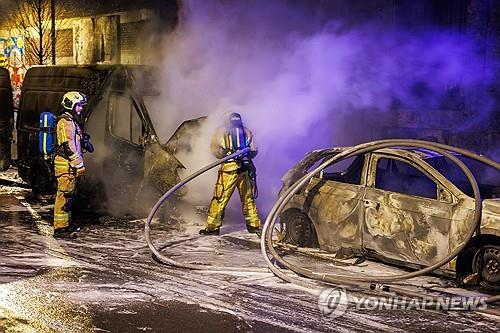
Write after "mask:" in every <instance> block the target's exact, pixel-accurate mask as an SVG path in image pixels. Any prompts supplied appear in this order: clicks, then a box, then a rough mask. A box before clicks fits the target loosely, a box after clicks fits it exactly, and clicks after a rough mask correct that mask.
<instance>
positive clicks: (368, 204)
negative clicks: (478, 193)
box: [362, 153, 456, 265]
mask: <svg viewBox="0 0 500 333" xmlns="http://www.w3.org/2000/svg"><path fill="white" fill-rule="evenodd" d="M439 178H440V177H439V173H437V171H435V170H433V169H432V168H431V167H430V166H429V165H428V164H427V163H425V162H423V161H422V160H421V159H419V158H417V157H415V156H414V157H412V155H407V156H406V157H403V156H398V155H397V154H394V155H392V154H383V153H374V154H372V156H371V158H370V166H369V172H368V178H367V187H366V191H365V196H364V222H363V227H362V231H363V246H364V247H365V249H367V250H369V252H370V250H371V251H375V253H376V255H382V256H383V257H385V258H389V259H394V260H397V261H405V262H409V263H414V264H423V265H430V264H432V263H435V262H437V261H438V260H440V259H442V258H443V257H445V256H446V255H447V254H448V252H449V234H450V228H451V226H452V219H453V212H454V206H455V205H456V202H455V201H456V200H454V196H453V194H452V192H451V191H450V189H449V186H450V184H444V185H443V183H442V182H441V181H440V179H439ZM443 178H444V177H443ZM441 180H442V179H441Z"/></svg>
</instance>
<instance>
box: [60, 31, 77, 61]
mask: <svg viewBox="0 0 500 333" xmlns="http://www.w3.org/2000/svg"><path fill="white" fill-rule="evenodd" d="M72 56H73V29H64V30H58V31H57V42H56V58H62V57H72Z"/></svg>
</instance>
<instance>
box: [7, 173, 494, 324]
mask: <svg viewBox="0 0 500 333" xmlns="http://www.w3.org/2000/svg"><path fill="white" fill-rule="evenodd" d="M51 209H52V207H51V206H50V205H48V204H46V203H45V204H44V203H43V202H42V203H41V202H38V201H36V200H34V199H33V198H30V191H29V189H27V188H26V186H25V185H24V184H22V183H21V182H20V181H19V180H18V179H17V178H16V176H15V170H12V169H11V170H9V171H8V172H4V173H0V228H1V230H2V232H1V233H0V332H144V331H145V332H352V331H358V332H373V331H381V332H421V331H428V332H456V331H463V332H498V331H499V329H500V318H499V317H495V316H486V315H484V314H479V313H474V312H457V311H449V312H438V311H422V310H416V309H415V310H408V311H403V310H392V311H389V310H363V309H360V310H358V309H355V308H349V309H347V311H346V313H345V314H344V315H342V316H340V317H337V318H332V317H329V316H324V315H322V314H321V312H320V311H319V309H318V305H317V304H318V299H317V296H315V295H313V294H312V293H310V292H308V291H307V290H303V289H300V288H298V287H295V286H293V285H290V284H286V283H283V282H282V281H280V280H279V279H278V278H276V277H274V276H273V275H272V274H270V273H269V272H265V271H264V272H262V273H248V272H233V273H230V272H215V273H214V272H200V271H187V270H182V269H174V268H171V267H168V266H165V265H163V264H159V263H158V262H156V261H155V260H153V258H152V256H151V253H150V251H149V249H148V248H147V246H146V243H145V241H144V235H143V228H144V221H143V220H134V219H132V218H113V217H109V216H100V217H99V216H80V217H78V221H79V223H81V224H82V226H83V228H82V231H81V232H80V234H79V237H78V238H77V239H75V240H71V241H64V240H54V239H53V238H52V237H51V236H49V235H46V233H47V232H50V225H49V224H50V222H48V221H50V219H51ZM179 224H184V225H181V227H182V228H181V229H182V231H178V230H177V229H176V228H173V226H174V227H175V226H177V227H178V226H179ZM233 225H234V224H233ZM154 228H155V229H154V230H155V231H154V235H155V240H156V242H157V244H158V246H159V247H162V246H163V250H162V251H164V252H165V253H166V254H167V253H168V254H169V255H171V256H172V257H173V258H176V259H177V260H180V261H183V262H190V263H204V264H217V265H227V266H238V267H263V268H264V267H265V264H264V261H263V259H262V258H261V257H260V253H259V243H258V241H259V240H258V238H257V237H256V236H255V235H249V234H247V233H246V232H243V231H235V230H234V229H235V228H232V229H231V230H232V231H231V232H229V230H228V231H227V232H226V231H224V232H223V235H222V236H220V237H204V238H203V237H198V236H195V231H196V230H197V229H198V228H199V226H198V225H196V223H193V222H190V221H184V220H183V221H177V222H176V223H174V224H173V225H172V224H165V225H164V224H162V222H158V223H157V224H156V225H155V226H154ZM236 229H237V228H236ZM171 241H176V244H175V245H171V246H170V247H169V248H165V245H166V244H167V243H170V242H171ZM371 267H372V266H369V265H368V266H364V269H372V268H371ZM391 269H392V268H391ZM429 279H431V280H433V281H432V283H436V281H437V283H439V281H440V280H439V279H437V278H435V277H433V278H429ZM429 279H427V280H425V281H427V282H428V281H430V280H429ZM420 281H423V280H420ZM441 282H442V281H441ZM415 283H416V284H418V283H420V282H418V281H417V282H415ZM324 287H326V286H324ZM454 292H457V290H456V289H455V290H454ZM459 292H460V290H459ZM466 292H468V291H464V293H466Z"/></svg>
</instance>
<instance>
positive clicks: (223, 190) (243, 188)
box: [206, 167, 261, 230]
mask: <svg viewBox="0 0 500 333" xmlns="http://www.w3.org/2000/svg"><path fill="white" fill-rule="evenodd" d="M236 187H237V188H238V192H239V193H240V200H241V206H242V210H243V216H244V217H245V223H246V224H247V225H248V226H252V227H260V225H261V221H260V218H259V215H258V212H257V206H256V205H255V200H254V198H253V189H252V185H251V183H250V178H249V177H248V172H247V171H244V172H238V171H237V170H231V171H225V170H224V167H221V168H220V169H219V175H218V177H217V183H216V184H215V188H214V196H213V198H212V201H211V202H210V208H209V209H208V219H207V225H206V230H214V229H217V228H219V227H220V226H221V225H222V219H223V218H224V210H225V208H226V205H227V203H228V202H229V199H230V198H231V196H232V195H233V192H234V189H235V188H236Z"/></svg>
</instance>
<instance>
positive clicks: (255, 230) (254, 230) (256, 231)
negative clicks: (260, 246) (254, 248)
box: [247, 224, 262, 237]
mask: <svg viewBox="0 0 500 333" xmlns="http://www.w3.org/2000/svg"><path fill="white" fill-rule="evenodd" d="M247 230H248V232H249V233H251V234H256V235H257V236H259V237H260V236H261V235H262V230H260V228H259V227H252V226H251V225H248V224H247Z"/></svg>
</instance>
